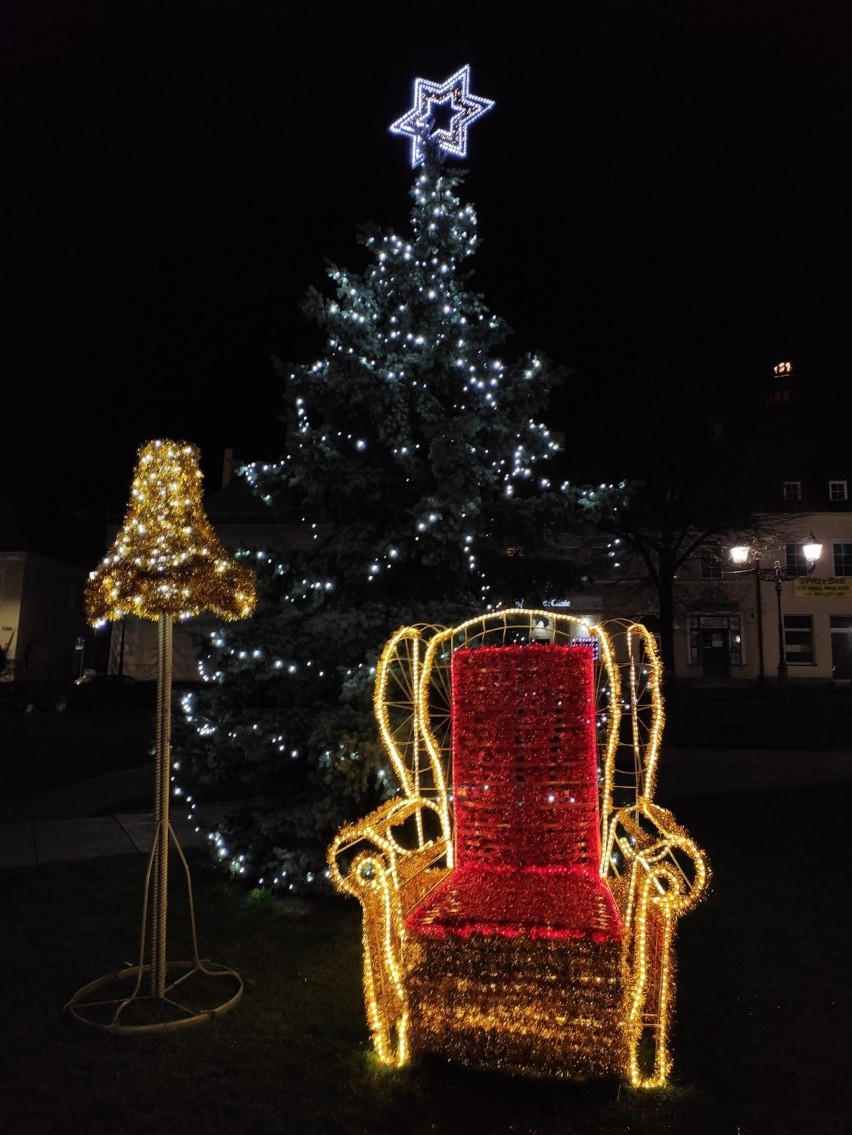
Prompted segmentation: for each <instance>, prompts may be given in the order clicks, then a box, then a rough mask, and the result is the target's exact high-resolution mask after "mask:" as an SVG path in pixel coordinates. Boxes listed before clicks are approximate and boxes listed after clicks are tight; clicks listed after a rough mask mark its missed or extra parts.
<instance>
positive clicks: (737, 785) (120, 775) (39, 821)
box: [0, 747, 852, 869]
mask: <svg viewBox="0 0 852 1135" xmlns="http://www.w3.org/2000/svg"><path fill="white" fill-rule="evenodd" d="M849 781H852V747H850V748H840V749H827V750H816V751H791V752H785V751H775V750H764V749H673V750H667V751H666V752H665V753H664V754H663V759H662V763H661V768H660V777H659V788H658V791H657V801H658V802H659V803H660V804H662V805H664V806H668V805H672V806H673V808H674V810H675V811H676V802H677V800H678V799H682V798H684V797H689V796H708V795H716V794H723V793H731V792H758V791H761V790H762V789H766V788H796V787H803V786H806V785H818V784H843V783H848V782H849ZM146 797H150V799H151V801H152V805H153V800H154V765H153V762H148V763H146V764H145V765H140V766H139V767H137V768H131V769H123V770H119V771H116V772H113V773H108V774H105V775H104V776H99V777H96V778H94V779H93V780H88V781H85V782H83V783H82V784H76V785H73V786H71V787H69V788H59V789H53V790H51V791H49V792H45V793H35V794H31V795H28V796H21V797H18V798H17V799H13V800H7V801H5V802H4V803H3V804H2V805H0V869H2V868H14V867H29V866H34V865H37V864H40V863H56V862H62V861H67V860H73V859H90V858H94V857H97V856H102V855H120V854H129V853H135V854H145V855H147V854H148V852H149V851H150V847H151V840H152V838H153V830H154V823H153V817H152V815H151V813H150V811H141V812H140V811H126V810H125V809H126V807H127V806H128V802H129V801H139V800H142V799H145V798H146ZM200 812H201V815H202V816H204V815H205V810H204V809H201V810H200ZM170 813H171V814H170V819H171V821H172V826H173V828H174V830H175V832H176V834H177V837H178V840H179V842H180V845H181V847H183V848H185V849H189V848H191V847H195V846H200V845H202V844H203V841H204V836H203V835H202V834H201V833H199V832H198V831H197V829H196V827H195V824H194V823H190V822H189V821H188V820H187V819H186V818H185V812H184V810H183V809H182V807H181V806H180V805H179V804H177V803H173V804H172V805H171V809H170ZM206 814H207V815H208V816H209V817H210V818H211V819H214V818H215V816H216V814H217V812H216V810H215V809H213V810H208V811H207V813H206Z"/></svg>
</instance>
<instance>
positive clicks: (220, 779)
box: [178, 72, 594, 893]
mask: <svg viewBox="0 0 852 1135" xmlns="http://www.w3.org/2000/svg"><path fill="white" fill-rule="evenodd" d="M454 79H456V80H458V81H459V82H457V84H456V88H453V87H452V86H449V87H448V86H447V85H446V84H445V85H444V86H443V87H436V86H435V85H431V86H430V85H427V93H428V90H432V92H433V97H432V98H431V101H430V99H429V98H426V99H425V104H424V105H425V108H426V110H427V111H428V110H429V109H431V104H434V103H435V102H440V101H441V100H440V97H439V95H440V92H443V91H444V90H445V89H447V90H449V92H450V93H449V94H448V96H447V99H448V100H449V101H450V104H451V117H450V126H449V128H448V129H447V130H444V129H436V128H435V127H434V124H433V121H432V119H431V116H428V115H426V114H425V113H424V114H423V115H422V116H420V117H419V118H418V117H417V116H416V115H415V120H416V121H415V126H414V127H413V128H406V127H407V126H408V125H409V123H410V121H411V115H409V116H407V118H406V119H405V120H400V123H402V124H403V125H402V128H398V129H397V130H396V132H397V133H408V134H413V141H412V156H413V164H414V166H415V174H414V182H413V186H412V189H411V197H412V201H413V204H412V207H411V232H410V235H408V236H400V235H397V234H395V233H394V232H384V231H381V230H378V229H373V228H370V229H365V230H364V231H363V232H362V233H361V234H360V236H359V241H360V243H361V245H362V246H363V249H364V250H365V254H366V258H367V259H368V266H367V268H366V270H365V271H363V272H362V273H355V272H350V271H346V270H344V269H341V268H338V267H336V266H335V265H333V264H332V265H329V267H328V269H327V274H328V276H329V278H330V280H331V281H332V283H333V294H331V295H329V296H323V295H322V294H321V293H320V292H319V291H318V290H316V289H311V290H309V292H308V295H307V298H306V301H305V313H306V315H307V317H308V318H309V319H311V320H312V321H314V322H315V323H316V324H317V325H318V326H319V327H320V328H321V329H322V332H323V333H324V336H325V340H326V349H325V353H324V355H323V357H322V358H321V359H319V360H318V361H317V362H315V363H313V364H312V365H288V366H285V365H284V364H279V365H278V369H279V371H280V374H281V376H282V379H283V383H284V403H285V411H286V412H285V414H284V415H283V420H284V422H285V425H286V438H285V447H284V448H285V455H284V456H283V457H282V458H281V460H280V461H278V462H277V463H275V464H270V465H260V464H254V465H249V466H247V467H246V468H245V469H244V470H243V474H244V475H245V476H246V477H247V478H248V479H249V481H250V483H251V485H252V487H253V489H254V491H255V492H256V493H257V494H258V495H259V496H260V497H262V499H263V500H264V501H266V502H268V503H269V504H270V506H271V507H272V508H273V509H274V511H275V513H276V515H277V516H278V517H279V518H280V519H282V520H289V521H293V522H297V523H299V524H302V525H304V526H305V528H306V530H308V531H310V532H311V533H312V535H313V539H312V541H311V547H310V548H308V549H307V550H305V551H293V552H292V553H291V554H289V555H288V556H287V558H286V561H284V560H282V559H281V558H280V557H276V556H274V555H272V554H270V553H266V552H264V553H259V554H258V555H257V556H256V557H255V560H254V563H253V566H254V567H255V569H256V571H257V575H258V609H257V612H256V614H255V616H254V618H253V619H252V620H251V621H247V622H245V623H242V624H239V625H237V626H235V627H229V628H228V629H227V630H226V631H222V632H220V633H217V634H216V635H215V636H214V640H213V641H212V642H211V644H210V647H209V650H208V651H207V652H206V654H205V657H204V659H203V667H204V673H205V676H206V678H207V679H208V680H209V688H208V689H206V690H204V691H202V693H201V694H199V695H196V696H195V697H192V698H189V699H188V700H187V704H186V711H187V712H186V718H185V722H184V726H183V728H182V729H181V735H182V743H181V746H180V748H181V749H182V751H183V762H182V764H183V767H182V769H181V770H179V771H178V780H179V783H180V785H181V787H182V788H184V789H188V788H190V786H195V785H197V786H198V787H197V789H193V796H194V797H196V798H197V796H198V795H199V794H200V795H202V796H203V794H204V791H205V786H207V789H208V790H209V786H210V785H214V786H217V788H218V791H219V792H220V794H226V793H230V794H231V796H234V794H236V795H237V796H238V797H240V798H244V797H246V796H247V795H250V796H251V797H252V803H251V805H250V806H249V807H247V808H245V809H244V810H242V811H239V812H235V813H234V814H232V815H229V816H227V817H223V818H222V821H221V823H220V824H219V826H218V829H217V831H216V833H211V838H213V839H214V841H215V843H216V846H217V848H218V854H219V856H220V857H221V859H222V860H223V862H225V863H226V864H227V865H228V866H229V867H230V868H231V870H233V871H236V872H238V873H239V874H242V875H245V876H246V877H247V878H248V879H249V880H250V881H252V882H254V883H257V884H259V885H262V886H269V887H274V888H279V887H280V888H283V889H286V890H289V891H291V892H296V893H299V892H303V891H305V890H308V889H314V890H316V889H320V888H321V887H322V886H323V882H324V878H325V870H326V869H325V848H326V846H327V843H328V840H329V838H330V837H331V835H332V834H333V833H334V831H336V830H337V828H338V827H339V825H340V824H341V822H343V821H344V820H346V819H348V818H351V817H352V816H354V815H362V814H363V813H364V811H365V810H366V809H368V808H369V807H371V806H373V805H374V804H376V803H378V802H379V801H380V800H381V799H383V798H385V797H386V796H387V795H389V794H391V793H392V792H393V791H394V790H395V785H394V784H393V783H392V782H391V780H390V775H389V770H388V769H387V767H386V760H385V756H384V751H383V749H382V748H381V745H380V744H379V740H378V735H377V730H376V726H375V722H374V720H373V717H372V685H373V678H374V669H373V667H374V663H375V661H376V659H377V657H378V655H379V653H380V650H381V647H382V645H383V644H384V642H385V641H386V640H387V638H388V637H389V636H390V635H391V634H392V633H393V631H394V630H396V628H397V627H398V626H400V625H402V624H403V623H408V624H411V623H418V622H427V623H433V624H434V623H447V622H448V621H457V620H459V619H461V618H466V617H468V616H470V615H471V614H473V613H475V612H477V611H480V610H484V609H487V608H493V607H498V606H501V605H505V604H507V603H508V604H515V603H519V602H520V603H524V602H526V604H527V605H531V606H534V605H540V603H541V601H542V599H544V598H546V596H547V594H548V590H549V589H552V588H553V587H554V586H556V584H555V583H554V579H555V578H558V580H559V586H560V587H561V588H562V591H563V592H564V590H565V589H566V587H567V586H570V585H572V584H573V585H574V586H577V581H576V580H575V579H573V578H572V577H571V575H570V569H569V565H567V564H566V563H565V562H564V560H561V561H555V560H553V558H552V556H550V555H549V554H542V549H545V548H546V547H548V546H551V545H555V544H556V543H558V536H559V533H560V531H564V530H565V529H566V527H567V526H568V525H569V524H575V523H576V521H577V515H578V513H580V512H582V511H583V509H584V508H588V506H589V505H590V503H591V502H592V500H593V499H594V497H593V495H591V496H590V495H589V494H588V493H586V492H584V491H583V490H579V489H577V490H575V489H573V488H572V487H570V486H568V485H565V484H551V481H550V480H549V479H548V475H547V471H548V469H550V470H551V471H552V468H553V465H554V460H555V458H556V457H557V454H558V451H559V446H558V445H557V444H556V442H555V441H554V439H553V437H552V436H551V434H550V432H549V430H548V428H547V427H546V426H545V424H544V423H543V421H542V418H543V417H544V416H545V411H546V409H547V407H548V403H549V399H550V396H551V392H552V390H553V388H554V387H555V385H556V384H557V383H559V382H561V381H563V379H564V371H563V370H562V369H561V368H559V367H556V366H554V365H553V364H552V363H551V362H550V361H549V360H548V359H547V358H545V357H543V356H540V355H539V356H536V355H534V354H529V355H527V356H526V357H523V358H521V359H520V360H517V361H514V362H505V361H502V360H501V358H500V356H499V349H500V348H501V347H502V346H503V344H504V343H505V341H506V339H507V337H508V335H509V334H510V329H509V327H508V325H507V324H506V323H504V321H503V320H502V319H500V318H498V317H497V316H496V315H494V314H492V313H491V312H490V311H489V310H488V308H487V307H486V304H485V301H484V299H483V297H482V296H481V295H480V294H478V293H476V292H475V291H472V290H470V288H469V286H468V285H469V279H470V273H469V269H468V263H469V261H470V260H471V258H472V257H473V256H474V254H475V252H476V248H477V221H476V215H475V212H474V210H473V208H472V207H471V206H470V205H469V204H464V203H462V201H461V200H460V197H459V190H460V186H461V185H462V183H463V181H464V178H465V176H466V171H464V170H461V169H455V170H452V169H450V168H447V166H446V162H445V158H446V156H447V154H448V153H455V152H456V151H457V150H458V146H455V147H454V142H457V141H458V138H459V137H461V138H462V141H464V140H465V139H466V135H462V134H461V133H460V131H461V127H460V126H459V125H458V124H457V123H456V119H457V118H458V117H459V116H460V115H461V116H463V115H464V114H465V110H464V107H465V106H466V105H468V103H470V102H471V100H473V96H470V95H469V92H468V90H467V86H466V72H459V75H458V76H456V77H454ZM461 80H464V87H463V90H462V91H461V92H460V93H459V90H458V88H459V85H460V82H461ZM420 82H421V81H420V80H418V83H420ZM451 83H452V80H450V81H448V84H451ZM435 91H437V92H439V94H438V95H435V94H434V92H435ZM459 99H460V101H459ZM421 101H422V100H421ZM484 101H485V100H473V102H474V106H475V108H476V106H478V105H480V104H482V103H483V102H484ZM489 105H490V104H489ZM459 106H461V110H458V109H457V108H458V107H459ZM416 109H417V107H416V106H415V110H416ZM480 110H481V107H480ZM412 114H414V112H412ZM473 116H475V115H471V114H468V115H467V118H466V119H465V120H464V122H463V123H462V124H461V125H462V126H464V125H465V123H466V124H467V125H469V123H470V121H471V120H472V117H473ZM454 123H456V125H455V126H454V125H453V124H454ZM399 125H400V124H395V126H397V127H399ZM512 551H514V552H522V553H523V554H514V555H512V554H508V553H509V552H512Z"/></svg>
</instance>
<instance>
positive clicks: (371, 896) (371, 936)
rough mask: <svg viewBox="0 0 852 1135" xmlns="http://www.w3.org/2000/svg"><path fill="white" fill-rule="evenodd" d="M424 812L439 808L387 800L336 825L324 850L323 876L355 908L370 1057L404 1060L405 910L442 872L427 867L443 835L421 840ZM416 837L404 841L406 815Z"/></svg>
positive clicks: (438, 858) (438, 857)
mask: <svg viewBox="0 0 852 1135" xmlns="http://www.w3.org/2000/svg"><path fill="white" fill-rule="evenodd" d="M424 813H434V815H435V817H437V826H438V828H439V830H442V829H441V810H440V808H439V807H438V805H437V804H435V803H434V802H433V801H431V800H424V799H422V798H420V797H407V798H405V799H401V800H400V799H394V800H388V801H387V802H386V803H385V804H383V805H381V807H379V808H377V809H376V810H375V811H374V812H371V813H370V814H369V815H368V816H365V817H364V819H362V820H359V821H358V822H356V823H352V824H346V825H345V826H344V827H342V828H341V829H340V831H339V832H338V834H337V836H336V838H335V839H334V841H333V842H332V844H331V845H330V847H329V849H328V864H329V869H330V873H331V879H332V882H333V883H334V885H335V887H337V889H338V890H340V891H343V892H344V893H346V894H350V895H353V896H354V897H355V898H357V899H358V900H359V902H360V903H361V906H362V909H363V946H364V950H363V964H364V971H363V977H364V995H365V1002H366V1006H367V1018H368V1022H369V1026H370V1031H371V1034H372V1038H373V1045H374V1048H375V1051H376V1055H377V1057H378V1059H379V1060H380V1061H381V1062H382V1063H383V1064H390V1065H394V1066H397V1067H399V1066H401V1065H402V1064H405V1063H406V1061H407V1059H408V1039H407V1037H408V995H407V992H406V989H405V983H404V980H403V944H404V940H405V925H404V922H403V919H404V917H405V914H406V913H407V912H408V911H409V910H410V909H411V908H412V906H413V905H414V904H415V902H417V901H418V900H419V899H420V898H421V897H422V896H423V895H424V894H426V893H427V892H428V891H429V890H430V889H431V887H432V886H434V885H435V883H436V881H437V880H438V879H439V878H440V877H442V876H443V871H441V870H438V871H434V870H432V871H430V870H429V868H434V867H435V866H436V865H438V864H440V863H441V862H442V860H444V859H445V857H446V851H447V847H446V842H447V841H446V838H445V837H444V835H443V834H439V835H437V836H436V837H435V838H434V839H428V840H424V839H423V838H422V833H423V830H424V827H425V825H424V824H423V822H422V821H423V817H424ZM410 820H414V821H415V825H414V826H415V832H416V833H417V837H418V838H417V839H416V840H415V845H414V846H409V847H407V846H405V840H404V829H405V825H406V822H407V821H410Z"/></svg>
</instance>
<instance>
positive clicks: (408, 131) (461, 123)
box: [390, 64, 494, 167]
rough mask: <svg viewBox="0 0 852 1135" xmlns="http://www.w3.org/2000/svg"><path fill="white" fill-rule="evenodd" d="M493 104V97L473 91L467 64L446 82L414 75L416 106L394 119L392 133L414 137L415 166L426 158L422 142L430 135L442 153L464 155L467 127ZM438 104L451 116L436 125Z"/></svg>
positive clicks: (413, 159) (465, 153) (413, 164)
mask: <svg viewBox="0 0 852 1135" xmlns="http://www.w3.org/2000/svg"><path fill="white" fill-rule="evenodd" d="M493 105H494V103H493V101H492V100H491V99H483V98H479V97H477V96H476V95H472V94H471V93H470V65H469V64H468V65H465V66H464V67H462V69H461V71H456V73H455V75H451V76H450V78H449V79H446V80H445V81H444V82H443V83H430V82H429V81H428V79H415V80H414V106H413V107H412V108H411V110H409V111H408V112H407V113H406V114H404V115H403V116H402V118H398V119H397V120H396V122H394V123H392V125H391V127H390V131H391V134H404V135H405V136H406V137H408V138H410V139H411V165H412V167H416V166H418V165H420V163H421V162H422V161H423V142H424V141H425V140H426V139H427V138H429V139H431V140H432V141H434V142H437V144H438V148H439V149H440V150H441V151H442V152H443V153H445V154H452V155H453V157H456V158H465V157H467V131H468V128H469V127H470V126H471V125H472V124H473V123H474V122H476V120H477V118H481V117H482V115H483V114H485V113H486V111H489V110H490V109H491V108H492V106H493ZM439 107H444V108H446V110H447V111H448V112H449V119H448V120H447V122H446V123H445V124H444V125H441V126H439V127H437V128H436V126H435V109H436V108H439Z"/></svg>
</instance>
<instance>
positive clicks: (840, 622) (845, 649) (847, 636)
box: [828, 615, 852, 682]
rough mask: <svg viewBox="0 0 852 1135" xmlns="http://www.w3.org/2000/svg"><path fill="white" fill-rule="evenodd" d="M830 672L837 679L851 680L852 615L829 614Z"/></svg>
mask: <svg viewBox="0 0 852 1135" xmlns="http://www.w3.org/2000/svg"><path fill="white" fill-rule="evenodd" d="M828 625H829V632H830V639H831V674H832V677H833V678H834V679H835V680H837V681H845V682H848V681H852V615H831V616H830V618H829V620H828Z"/></svg>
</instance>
